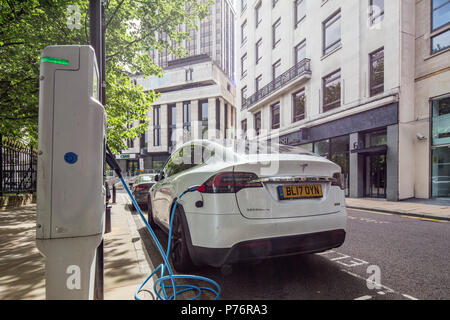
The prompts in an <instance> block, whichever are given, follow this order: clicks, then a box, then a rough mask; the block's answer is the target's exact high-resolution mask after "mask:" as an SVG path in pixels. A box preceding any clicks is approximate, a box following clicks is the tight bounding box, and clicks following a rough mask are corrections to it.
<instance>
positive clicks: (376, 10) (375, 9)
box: [369, 0, 384, 26]
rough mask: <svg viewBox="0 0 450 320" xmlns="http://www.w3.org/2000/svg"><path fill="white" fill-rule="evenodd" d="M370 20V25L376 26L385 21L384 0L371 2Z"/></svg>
mask: <svg viewBox="0 0 450 320" xmlns="http://www.w3.org/2000/svg"><path fill="white" fill-rule="evenodd" d="M369 6H370V8H369V19H370V25H371V26H372V25H375V24H378V23H380V22H381V21H383V19H384V0H370V1H369Z"/></svg>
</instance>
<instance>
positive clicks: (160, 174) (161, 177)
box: [159, 171, 164, 181]
mask: <svg viewBox="0 0 450 320" xmlns="http://www.w3.org/2000/svg"><path fill="white" fill-rule="evenodd" d="M163 180H164V171H161V172H160V173H159V181H163Z"/></svg>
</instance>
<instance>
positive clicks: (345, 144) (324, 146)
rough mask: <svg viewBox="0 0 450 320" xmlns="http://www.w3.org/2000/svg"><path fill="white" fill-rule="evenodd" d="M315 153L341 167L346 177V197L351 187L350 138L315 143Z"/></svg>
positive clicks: (343, 137) (344, 137)
mask: <svg viewBox="0 0 450 320" xmlns="http://www.w3.org/2000/svg"><path fill="white" fill-rule="evenodd" d="M314 153H316V154H318V155H320V156H322V157H325V158H327V159H329V160H331V161H333V162H334V163H336V164H337V165H339V166H340V167H341V170H342V171H341V173H342V174H343V175H344V182H345V195H346V196H349V187H350V179H349V177H350V137H349V136H342V137H337V138H332V139H329V140H322V141H318V142H315V143H314Z"/></svg>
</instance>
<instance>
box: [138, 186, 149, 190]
mask: <svg viewBox="0 0 450 320" xmlns="http://www.w3.org/2000/svg"><path fill="white" fill-rule="evenodd" d="M147 189H148V186H146V185H143V186H137V187H136V191H141V190H147Z"/></svg>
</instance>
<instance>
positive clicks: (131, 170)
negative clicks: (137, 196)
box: [126, 160, 139, 177]
mask: <svg viewBox="0 0 450 320" xmlns="http://www.w3.org/2000/svg"><path fill="white" fill-rule="evenodd" d="M126 169H127V175H128V176H129V177H133V176H135V175H137V174H138V172H139V163H138V161H137V160H127V167H126Z"/></svg>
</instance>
